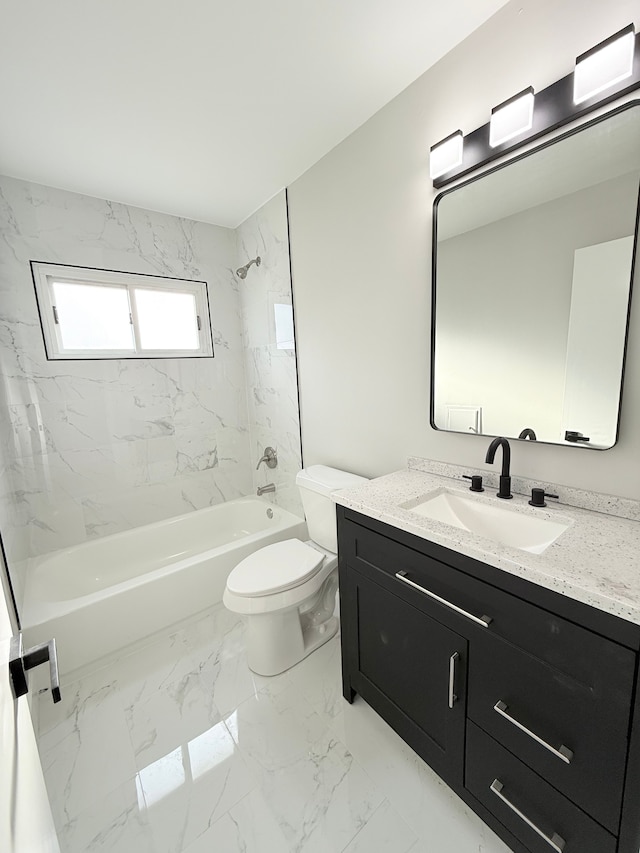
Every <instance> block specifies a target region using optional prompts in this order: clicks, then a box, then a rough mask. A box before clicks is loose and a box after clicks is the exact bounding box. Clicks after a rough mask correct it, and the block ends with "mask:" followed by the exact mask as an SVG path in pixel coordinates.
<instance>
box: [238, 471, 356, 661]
mask: <svg viewBox="0 0 640 853" xmlns="http://www.w3.org/2000/svg"><path fill="white" fill-rule="evenodd" d="M363 482H366V478H364V477H358V476H356V475H355V474H348V473H346V472H345V471H339V470H337V469H335V468H329V467H327V466H326V465H312V466H311V467H309V468H304V469H303V470H302V471H300V472H299V473H298V475H297V477H296V484H297V486H298V488H299V489H300V493H301V497H302V504H303V507H304V511H305V517H306V519H307V527H308V529H309V534H310V536H311V539H309V540H307V541H306V542H302V541H301V540H299V539H286V540H285V541H283V542H275V543H274V544H273V545H267V546H266V547H265V548H260V549H259V550H258V551H255V552H254V553H253V554H250V555H249V556H248V557H246V558H245V559H244V560H242V561H241V562H240V563H238V565H237V566H236V567H235V569H233V571H232V572H231V574H230V575H229V577H228V579H227V585H226V589H225V591H224V596H223V602H224V605H225V607H227V609H228V610H231V611H233V612H234V613H239V614H241V615H243V616H244V617H245V618H246V623H247V634H246V643H247V661H248V664H249V668H250V669H251V670H253V672H255V673H257V674H259V675H277V674H278V673H280V672H284V671H285V670H286V669H289V668H290V667H292V666H294V665H295V664H296V663H298V662H299V661H301V660H302V659H303V658H305V657H307V655H310V654H311V652H313V651H314V650H315V649H317V648H319V647H320V646H321V645H323V644H324V643H326V642H327V641H328V640H330V639H331V638H332V637H333V636H334V635H335V634H336V632H337V630H338V624H339V623H338V619H337V617H336V616H335V615H334V610H335V602H336V592H337V589H338V557H337V550H338V545H337V535H336V518H335V504H334V502H333V500H332V499H331V495H332V494H333V493H334V492H336V491H337V490H339V489H341V488H347V487H349V486H355V485H357V484H358V483H363Z"/></svg>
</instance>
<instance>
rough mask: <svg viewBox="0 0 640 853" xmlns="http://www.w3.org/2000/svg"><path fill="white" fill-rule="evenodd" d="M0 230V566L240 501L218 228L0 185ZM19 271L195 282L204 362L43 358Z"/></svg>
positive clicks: (241, 458)
mask: <svg viewBox="0 0 640 853" xmlns="http://www.w3.org/2000/svg"><path fill="white" fill-rule="evenodd" d="M258 220H260V221H261V216H260V215H258V218H257V220H256V222H257V221H258ZM267 221H268V222H270V221H271V218H270V217H267ZM0 222H2V232H1V234H0V372H1V376H0V445H1V446H0V469H2V474H3V476H2V492H1V494H0V529H1V530H2V533H3V537H4V542H5V548H6V549H7V554H8V559H9V564H10V566H12V568H14V567H15V565H16V564H17V563H19V562H20V561H21V560H23V559H25V558H27V557H30V556H35V555H40V554H43V553H46V552H49V551H53V550H56V549H58V548H63V547H66V546H69V545H74V544H76V543H80V542H83V541H85V540H87V539H91V538H93V537H99V536H103V535H106V534H110V533H115V532H118V531H121V530H125V529H127V528H130V527H135V526H138V525H141V524H146V523H149V522H152V521H157V520H160V519H163V518H166V517H170V516H173V515H177V514H179V513H183V512H188V511H190V510H193V509H199V508H202V507H204V506H208V505H210V504H213V503H218V502H220V501H223V500H228V499H232V498H235V497H238V496H241V495H245V494H248V493H250V492H251V490H252V487H253V482H252V473H251V462H250V461H249V460H250V459H251V460H253V459H254V457H255V451H254V447H255V439H254V440H252V442H251V447H250V443H249V430H248V416H247V399H246V391H245V365H244V355H243V341H242V318H241V309H240V298H239V284H240V282H239V280H238V279H237V278H236V277H235V275H234V274H233V270H234V269H235V267H236V266H237V263H236V252H237V246H236V235H235V233H234V231H232V230H230V229H226V228H220V227H216V226H213V225H207V224H203V223H199V222H192V221H189V220H185V219H179V218H176V217H172V216H167V215H164V214H159V213H153V212H150V211H145V210H141V209H138V208H132V207H127V206H126V205H122V204H114V203H112V202H108V201H103V200H100V199H95V198H90V197H86V196H81V195H76V194H74V193H68V192H64V191H60V190H56V189H52V188H49V187H43V186H39V185H36V184H31V183H27V182H24V181H18V180H14V179H11V178H0ZM249 233H251V234H252V233H253V231H252V230H251V229H248V235H249ZM257 233H260V234H261V233H262V230H260V229H258V230H257ZM277 235H278V236H277V237H276V236H274V235H272V234H271V233H270V232H269V233H268V234H267V235H266V240H267V242H268V243H269V246H268V247H266V246H265V247H264V248H263V253H264V255H265V260H266V267H265V268H266V270H267V271H268V270H269V269H270V265H271V264H273V263H274V262H275V263H276V266H277V270H278V274H277V275H275V274H268V281H269V282H270V284H269V287H270V288H272V289H273V287H275V286H276V284H278V286H279V281H280V275H281V273H280V272H279V271H280V269H281V267H282V268H283V269H284V268H285V266H286V272H287V277H288V260H287V264H286V265H284V262H281V261H280V260H277V253H276V252H275V251H273V249H272V247H273V246H278V250H280V248H281V247H280V246H279V243H278V241H279V239H280V236H281V232H280V231H277ZM285 236H286V232H285ZM282 251H284V249H282ZM30 260H39V261H56V262H60V263H66V264H77V265H81V266H87V267H100V268H105V269H115V270H126V271H129V272H138V273H154V274H160V275H168V276H177V277H181V278H186V279H199V280H205V281H207V282H208V285H209V300H210V306H211V320H212V329H213V339H214V351H215V358H213V359H166V360H165V359H162V360H159V359H153V360H152V359H148V360H146V359H144V360H142V359H141V360H129V361H127V360H113V361H67V362H65V361H47V360H46V358H45V352H44V345H43V340H42V332H41V329H40V323H39V320H38V312H37V307H36V300H35V295H34V287H33V283H32V279H31V273H30V268H29V261H30ZM247 283H248V284H249V285H254V286H255V276H252V278H251V279H247ZM285 360H286V361H287V362H290V363H291V364H292V365H293V359H291V358H286V359H281V361H285ZM261 423H262V422H261ZM284 450H285V448H284V447H283V451H284ZM283 456H285V457H286V452H283ZM253 464H254V467H255V463H253ZM12 574H13V577H14V582H15V583H16V585H17V587H18V596H20V593H21V590H20V578H19V577H18V575H19V572H16V571H15V570H14V571H13V572H12Z"/></svg>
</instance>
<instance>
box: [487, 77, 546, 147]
mask: <svg viewBox="0 0 640 853" xmlns="http://www.w3.org/2000/svg"><path fill="white" fill-rule="evenodd" d="M534 99H535V95H534V94H533V89H532V88H531V87H529V88H528V89H525V90H524V91H523V92H519V93H518V94H517V95H514V96H513V98H509V100H508V101H504V103H502V104H500V105H499V106H497V107H494V108H493V109H492V110H491V125H490V127H489V145H490V146H491V147H492V148H495V147H496V145H502V143H503V142H508V141H509V140H510V139H513V138H514V137H515V136H519V135H520V134H521V133H524V132H525V131H526V130H530V129H531V126H532V125H533V102H534Z"/></svg>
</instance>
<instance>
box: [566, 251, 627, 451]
mask: <svg viewBox="0 0 640 853" xmlns="http://www.w3.org/2000/svg"><path fill="white" fill-rule="evenodd" d="M632 254H633V237H622V238H621V239H619V240H609V241H608V242H606V243H598V244H597V245H595V246H586V247H584V248H582V249H577V250H576V252H575V254H574V262H573V284H572V288H571V307H570V310H569V333H568V337H567V363H566V370H565V381H564V406H563V413H562V435H561V436H560V438H561V439H562V438H563V437H564V433H565V430H570V431H575V432H579V433H581V434H582V435H583V436H588V437H589V445H590V446H591V447H601V448H605V447H611V446H612V444H614V442H615V440H616V430H617V423H618V398H619V396H620V372H621V370H622V361H623V356H624V339H625V329H626V325H627V310H628V304H629V270H630V269H631V261H632Z"/></svg>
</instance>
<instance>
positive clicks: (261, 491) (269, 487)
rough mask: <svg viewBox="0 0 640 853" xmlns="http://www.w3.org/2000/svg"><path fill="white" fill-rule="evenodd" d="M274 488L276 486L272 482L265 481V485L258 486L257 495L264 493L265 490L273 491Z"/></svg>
mask: <svg viewBox="0 0 640 853" xmlns="http://www.w3.org/2000/svg"><path fill="white" fill-rule="evenodd" d="M275 490H276V487H275V485H274V484H273V483H267V485H266V486H258V492H257V494H258V497H260V495H264V494H265V492H275Z"/></svg>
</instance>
